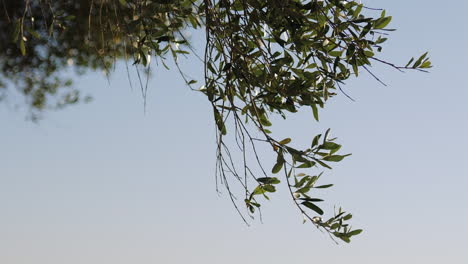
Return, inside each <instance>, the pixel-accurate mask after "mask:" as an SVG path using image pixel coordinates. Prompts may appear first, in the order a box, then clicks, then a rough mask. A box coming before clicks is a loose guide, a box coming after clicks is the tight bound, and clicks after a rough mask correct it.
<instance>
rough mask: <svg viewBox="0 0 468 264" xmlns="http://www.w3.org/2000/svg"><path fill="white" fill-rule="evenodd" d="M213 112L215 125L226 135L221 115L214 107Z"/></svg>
mask: <svg viewBox="0 0 468 264" xmlns="http://www.w3.org/2000/svg"><path fill="white" fill-rule="evenodd" d="M213 112H214V116H215V122H216V125H217V126H218V130H219V131H220V132H221V134H222V135H226V132H227V131H226V126H225V125H224V121H223V117H222V116H221V114H220V113H219V111H218V109H216V107H213Z"/></svg>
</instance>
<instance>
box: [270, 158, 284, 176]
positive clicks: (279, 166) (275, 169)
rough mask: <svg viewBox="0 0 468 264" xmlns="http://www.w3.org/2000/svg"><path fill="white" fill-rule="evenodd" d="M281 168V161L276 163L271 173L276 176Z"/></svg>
mask: <svg viewBox="0 0 468 264" xmlns="http://www.w3.org/2000/svg"><path fill="white" fill-rule="evenodd" d="M282 168H283V161H277V162H276V164H275V166H273V168H272V169H271V172H272V173H274V174H276V173H278V172H279V171H280V170H281V169H282Z"/></svg>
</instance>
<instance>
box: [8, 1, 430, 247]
mask: <svg viewBox="0 0 468 264" xmlns="http://www.w3.org/2000/svg"><path fill="white" fill-rule="evenodd" d="M2 6H3V14H2V19H1V21H0V29H1V30H0V48H1V49H2V51H3V52H2V53H1V54H0V68H1V71H0V74H1V79H0V81H1V83H0V85H1V86H0V87H1V88H0V89H1V90H3V95H4V96H5V95H8V93H9V92H11V90H12V89H17V90H18V91H20V93H22V94H23V95H24V97H25V98H26V102H27V103H28V104H29V105H30V108H31V110H32V111H33V113H34V114H40V113H41V112H42V111H43V110H45V109H48V108H51V107H52V108H53V107H63V106H65V105H68V104H73V103H76V102H78V101H79V100H80V99H81V97H80V95H79V90H78V89H77V88H75V87H73V86H72V83H71V80H68V79H64V78H63V75H62V74H61V73H62V70H63V69H64V68H66V67H67V66H70V65H73V67H75V69H77V70H78V71H79V72H84V71H85V70H86V69H88V68H90V69H94V70H95V69H103V70H106V71H110V70H111V69H112V67H113V65H114V64H115V63H116V61H118V60H126V61H128V60H129V61H131V62H133V64H137V65H142V66H144V67H147V66H148V65H149V64H150V63H151V62H150V59H151V57H153V58H155V59H156V60H158V61H160V62H162V65H164V66H166V67H167V65H166V63H165V61H166V60H168V59H172V60H173V61H174V63H175V65H176V67H177V68H178V70H179V71H180V74H181V76H182V77H183V78H184V80H185V82H186V84H187V85H188V86H189V87H190V88H191V89H193V90H194V91H198V92H201V93H203V94H204V95H206V97H207V99H208V101H209V103H210V104H211V106H212V109H213V120H214V123H215V125H216V130H217V137H216V141H217V150H216V151H217V160H216V161H217V163H216V164H217V166H216V174H217V178H218V179H219V180H220V183H221V184H223V185H224V186H225V187H226V189H227V190H228V193H229V197H230V198H231V200H232V202H233V204H234V206H235V208H236V209H237V211H238V212H239V214H240V216H241V217H242V218H243V219H244V220H245V221H247V219H246V217H245V216H246V215H250V216H254V215H255V214H257V213H258V212H259V210H260V207H261V203H262V202H263V201H264V200H263V199H265V198H266V199H269V196H270V195H271V194H272V193H274V192H275V191H276V188H277V187H278V186H285V187H286V188H287V189H288V191H289V193H290V197H291V200H292V203H293V204H294V206H295V207H297V209H298V212H299V214H300V215H302V216H303V218H304V222H310V223H311V224H312V225H314V226H316V227H317V228H319V229H321V230H323V231H325V232H327V233H329V234H330V237H332V238H338V239H341V240H343V241H345V242H349V241H350V238H351V237H352V236H354V235H357V234H359V233H361V231H362V230H360V229H352V228H351V227H350V226H349V224H348V221H349V220H350V219H351V218H352V215H351V214H349V213H345V212H344V211H343V210H342V209H341V208H340V209H338V210H335V211H334V212H333V211H332V212H328V211H327V213H325V211H324V209H323V208H322V207H323V206H322V207H321V206H319V204H320V202H322V201H323V200H322V199H320V198H318V197H317V192H318V191H319V190H320V189H324V188H329V187H332V184H328V183H327V182H325V183H323V182H322V180H323V179H324V177H323V175H324V170H327V169H331V165H332V164H333V163H335V162H340V161H341V160H343V159H344V158H345V157H347V156H349V155H350V154H342V153H340V149H341V145H340V144H339V143H337V141H336V139H335V138H331V137H330V136H329V135H330V130H327V131H324V132H323V133H320V134H318V135H316V136H312V137H311V144H310V145H308V146H303V147H301V148H297V147H293V146H292V145H291V141H292V139H291V138H277V137H275V136H274V133H273V131H272V128H271V127H272V122H271V117H272V116H275V115H279V116H281V117H283V118H287V116H288V115H287V114H288V113H295V112H297V111H298V109H300V108H303V107H307V108H310V109H311V112H312V116H313V118H314V119H315V120H316V121H319V112H320V111H321V109H322V108H324V106H325V104H326V102H327V101H328V100H330V98H332V97H333V96H335V95H337V94H339V93H342V94H343V95H345V96H346V94H345V93H344V92H342V89H341V87H342V86H343V85H345V82H346V81H347V80H349V79H350V78H353V77H358V76H359V74H361V73H362V72H366V73H368V74H370V75H371V76H373V77H374V78H375V80H376V81H378V82H381V81H380V79H379V78H378V77H377V75H376V74H375V73H374V72H373V71H372V68H371V67H372V65H373V64H378V63H381V64H384V65H387V66H388V67H391V68H394V69H395V70H398V71H404V70H417V71H425V70H426V69H428V68H430V67H431V62H430V61H429V59H428V58H427V53H426V54H423V55H421V56H419V57H417V58H416V59H413V58H411V59H410V60H409V61H408V62H407V63H406V64H403V65H401V66H400V65H399V64H397V63H394V62H392V61H387V60H385V59H382V58H381V57H380V54H381V52H382V48H383V44H384V43H385V42H386V40H387V38H388V36H389V33H390V32H391V31H392V29H389V28H388V26H389V24H390V22H391V20H392V17H391V16H389V15H387V14H386V12H385V10H382V9H376V8H370V7H367V6H365V5H364V4H362V3H360V1H336V0H321V1H320V0H309V1H304V0H281V1H279V0H268V1H267V0H179V1H169V0H79V1H71V0H64V1H50V0H42V1H29V0H24V1H14V0H4V1H2ZM193 29H200V30H203V32H204V34H205V37H206V43H205V49H204V52H203V54H196V53H194V50H193V49H192V45H191V43H190V41H189V40H188V39H187V38H185V37H184V36H185V35H184V34H183V33H184V32H186V31H189V30H193ZM186 54H191V55H192V56H196V57H198V58H200V59H201V60H202V61H203V65H204V76H201V77H200V79H198V80H192V79H191V78H189V77H188V75H186V74H185V73H184V71H183V70H182V69H181V68H180V67H179V65H178V60H177V58H178V57H179V56H181V55H186ZM70 67H71V66H70ZM197 82H198V83H200V84H197ZM195 85H197V86H196V87H195ZM200 85H201V87H200ZM340 91H341V92H340ZM229 137H230V139H231V142H234V143H233V144H227V143H226V142H227V141H226V139H227V138H229ZM259 144H266V145H267V146H270V147H271V149H272V151H273V152H274V153H275V155H276V157H277V158H276V161H275V162H273V163H272V164H271V166H267V165H266V164H265V163H264V162H262V161H261V159H260V158H259V153H258V152H257V146H258V145H259ZM236 153H237V154H236ZM277 174H283V176H276V175H277ZM233 184H237V186H240V187H241V189H243V190H244V192H243V193H235V192H234V191H233V189H232V185H233ZM239 195H243V196H244V198H243V199H239V198H238V197H239ZM243 207H245V208H246V210H244V209H243ZM325 215H328V217H327V218H325Z"/></svg>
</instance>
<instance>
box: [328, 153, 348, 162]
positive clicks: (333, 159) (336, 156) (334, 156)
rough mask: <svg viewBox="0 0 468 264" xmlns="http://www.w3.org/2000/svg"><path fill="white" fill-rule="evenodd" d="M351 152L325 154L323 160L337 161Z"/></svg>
mask: <svg viewBox="0 0 468 264" xmlns="http://www.w3.org/2000/svg"><path fill="white" fill-rule="evenodd" d="M350 155H351V154H347V155H342V156H341V155H330V156H326V157H324V158H323V160H325V161H332V162H339V161H342V160H343V159H344V158H346V157H347V156H350Z"/></svg>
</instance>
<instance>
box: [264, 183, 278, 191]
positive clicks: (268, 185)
mask: <svg viewBox="0 0 468 264" xmlns="http://www.w3.org/2000/svg"><path fill="white" fill-rule="evenodd" d="M262 188H263V190H265V191H267V192H276V188H275V186H273V185H270V184H267V185H263V187H262Z"/></svg>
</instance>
